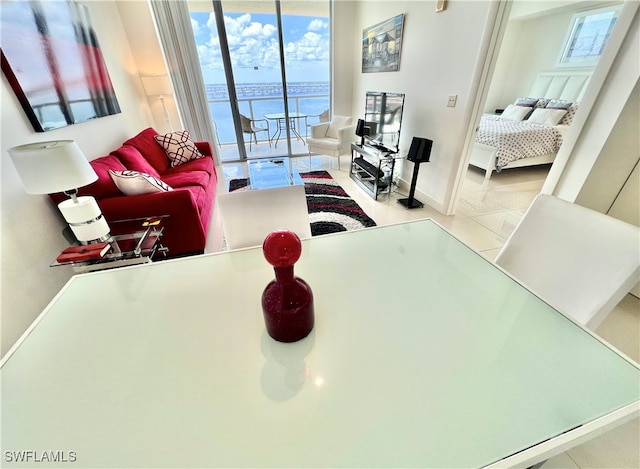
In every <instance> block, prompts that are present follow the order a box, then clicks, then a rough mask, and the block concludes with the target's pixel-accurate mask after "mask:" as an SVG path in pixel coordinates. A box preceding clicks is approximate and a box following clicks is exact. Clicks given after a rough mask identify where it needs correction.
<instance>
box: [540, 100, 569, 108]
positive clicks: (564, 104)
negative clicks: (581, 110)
mask: <svg viewBox="0 0 640 469" xmlns="http://www.w3.org/2000/svg"><path fill="white" fill-rule="evenodd" d="M572 105H573V103H572V102H571V101H562V100H561V99H551V100H549V102H548V103H547V105H546V106H545V108H546V109H565V110H567V109H569V108H570V107H571V106H572Z"/></svg>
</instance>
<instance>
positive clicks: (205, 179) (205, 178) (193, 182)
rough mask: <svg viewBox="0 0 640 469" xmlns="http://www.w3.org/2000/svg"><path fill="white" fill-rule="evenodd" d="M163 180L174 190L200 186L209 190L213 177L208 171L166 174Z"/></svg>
mask: <svg viewBox="0 0 640 469" xmlns="http://www.w3.org/2000/svg"><path fill="white" fill-rule="evenodd" d="M162 180H163V181H164V182H166V183H167V184H169V185H170V186H171V187H173V188H174V189H177V188H179V187H189V186H200V187H202V188H203V189H207V187H208V186H209V181H210V180H211V176H210V175H209V173H207V172H206V171H189V172H188V173H177V174H164V175H163V176H162Z"/></svg>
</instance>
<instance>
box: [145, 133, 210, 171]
mask: <svg viewBox="0 0 640 469" xmlns="http://www.w3.org/2000/svg"><path fill="white" fill-rule="evenodd" d="M153 138H155V139H156V142H158V143H159V144H160V146H162V148H164V151H165V153H166V154H167V156H168V157H169V159H170V160H171V166H172V167H176V166H179V165H181V164H182V163H186V162H187V161H191V160H197V159H198V158H204V155H203V154H202V153H200V150H198V148H197V147H196V145H195V143H193V141H192V140H191V137H190V136H189V131H187V130H181V131H179V132H171V133H168V134H164V135H156V136H155V137H153Z"/></svg>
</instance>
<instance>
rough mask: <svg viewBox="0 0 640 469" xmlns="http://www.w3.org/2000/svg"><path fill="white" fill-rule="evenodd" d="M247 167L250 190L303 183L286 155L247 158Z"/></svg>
mask: <svg viewBox="0 0 640 469" xmlns="http://www.w3.org/2000/svg"><path fill="white" fill-rule="evenodd" d="M247 168H248V172H249V186H250V189H251V190H256V189H273V188H275V187H285V186H296V185H304V182H303V181H302V178H301V177H300V174H299V173H298V170H297V169H296V167H295V165H292V164H291V161H290V160H289V158H288V157H281V158H261V159H256V160H249V161H247Z"/></svg>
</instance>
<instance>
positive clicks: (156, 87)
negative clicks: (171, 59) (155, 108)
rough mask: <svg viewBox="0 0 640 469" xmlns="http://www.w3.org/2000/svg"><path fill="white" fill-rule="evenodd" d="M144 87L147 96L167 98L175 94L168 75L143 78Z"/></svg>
mask: <svg viewBox="0 0 640 469" xmlns="http://www.w3.org/2000/svg"><path fill="white" fill-rule="evenodd" d="M140 79H141V80H142V86H143V87H144V92H145V93H146V94H147V96H166V95H170V94H173V90H172V89H171V82H170V81H169V77H168V76H167V75H151V76H141V77H140Z"/></svg>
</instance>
